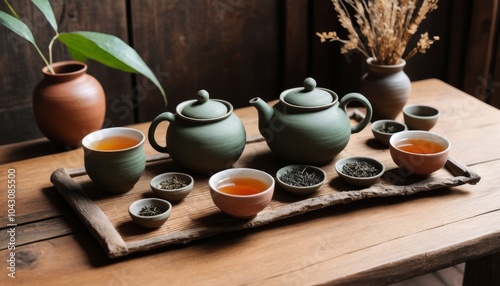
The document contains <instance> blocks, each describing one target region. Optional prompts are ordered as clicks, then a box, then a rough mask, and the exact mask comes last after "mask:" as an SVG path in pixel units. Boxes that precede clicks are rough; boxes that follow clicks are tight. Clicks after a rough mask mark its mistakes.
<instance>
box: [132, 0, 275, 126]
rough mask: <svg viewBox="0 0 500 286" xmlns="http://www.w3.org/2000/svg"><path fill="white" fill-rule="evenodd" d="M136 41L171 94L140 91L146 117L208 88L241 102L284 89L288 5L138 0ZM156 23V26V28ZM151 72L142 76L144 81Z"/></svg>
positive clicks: (220, 0) (134, 8)
mask: <svg viewBox="0 0 500 286" xmlns="http://www.w3.org/2000/svg"><path fill="white" fill-rule="evenodd" d="M131 3H132V18H133V21H132V31H133V34H134V41H135V46H136V48H137V50H138V51H139V53H141V54H143V55H144V56H145V58H146V62H147V63H149V64H151V65H152V66H153V68H154V69H155V70H156V71H157V73H158V74H159V75H160V80H161V81H162V82H163V83H164V86H165V88H166V90H167V92H168V94H169V105H168V106H167V107H166V108H165V107H164V106H163V104H162V102H161V100H160V97H159V96H158V95H157V94H158V92H157V90H147V89H144V90H143V91H144V93H143V95H141V96H139V112H140V113H139V120H140V121H145V120H152V119H153V118H154V117H155V116H156V115H158V114H160V113H161V112H163V111H165V110H169V111H174V110H175V107H176V106H177V105H178V104H179V103H180V102H182V101H184V100H188V99H194V98H195V97H196V93H197V92H198V90H200V89H206V90H207V91H208V92H209V93H210V97H211V98H218V99H224V100H228V101H229V102H231V103H232V104H233V105H234V106H235V107H242V106H248V105H249V104H248V101H249V100H250V99H251V98H252V97H255V96H260V97H262V98H264V99H266V100H270V99H274V98H277V97H278V95H279V92H280V89H281V81H282V80H281V74H280V71H281V67H280V64H281V62H282V40H281V38H282V37H281V35H280V32H281V28H280V27H282V23H281V21H282V18H281V17H282V14H281V13H282V9H281V8H282V7H281V5H280V2H279V1H267V0H258V1H226V0H210V1H202V0H194V1H176V0H168V1H159V0H149V1H131ZM151 27H154V29H152V28H151ZM142 81H143V79H141V78H140V77H139V82H142Z"/></svg>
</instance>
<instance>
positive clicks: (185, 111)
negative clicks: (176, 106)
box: [179, 89, 230, 119]
mask: <svg viewBox="0 0 500 286" xmlns="http://www.w3.org/2000/svg"><path fill="white" fill-rule="evenodd" d="M228 112H230V110H228V107H227V105H225V104H224V103H222V101H219V100H210V99H209V95H208V91H206V90H204V89H202V90H200V91H198V95H197V96H196V100H190V101H189V102H188V103H187V104H186V105H185V106H184V107H183V108H182V110H180V112H179V113H181V114H182V115H184V116H187V117H190V118H195V119H214V118H219V117H221V116H224V115H226V114H227V113H228Z"/></svg>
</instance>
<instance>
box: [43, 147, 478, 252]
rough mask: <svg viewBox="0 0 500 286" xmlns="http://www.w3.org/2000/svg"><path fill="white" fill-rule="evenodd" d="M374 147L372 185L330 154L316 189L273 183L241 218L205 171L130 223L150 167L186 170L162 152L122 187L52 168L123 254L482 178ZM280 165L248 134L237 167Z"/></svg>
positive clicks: (147, 192) (93, 226)
mask: <svg viewBox="0 0 500 286" xmlns="http://www.w3.org/2000/svg"><path fill="white" fill-rule="evenodd" d="M378 151H380V152H376V153H374V154H370V155H369V156H372V157H374V158H376V159H378V160H380V161H382V162H383V163H384V164H385V165H386V168H387V170H386V173H385V175H384V176H383V177H382V178H381V179H380V181H379V182H378V183H376V184H375V185H373V186H371V187H369V188H365V189H353V187H351V186H349V185H347V184H345V183H344V182H343V181H342V180H341V179H340V178H339V177H338V175H337V174H336V172H335V169H334V162H331V163H330V164H329V165H325V166H322V168H323V170H325V172H326V173H327V183H326V184H325V185H324V186H322V187H321V188H320V190H319V191H318V192H317V193H315V194H314V195H311V196H307V197H303V196H302V197H301V196H296V195H292V194H289V193H287V192H286V191H285V190H283V189H281V188H280V187H279V186H276V189H275V194H274V196H273V200H272V202H271V204H270V205H269V206H268V207H267V208H266V209H264V210H263V211H262V212H260V213H259V214H258V215H257V216H256V217H255V218H253V219H250V220H238V219H234V218H231V217H229V216H227V215H225V214H223V213H221V212H220V211H219V209H218V208H217V207H216V206H215V205H214V204H213V202H212V200H211V197H210V192H209V187H208V179H209V176H196V175H195V176H193V177H194V179H195V185H194V189H193V191H192V192H191V193H190V194H189V195H188V196H187V197H186V198H185V199H184V200H183V201H181V202H179V203H176V204H173V210H172V215H171V216H170V218H169V220H168V221H167V222H166V223H165V224H164V225H163V226H162V227H160V228H158V229H154V230H148V229H144V228H141V227H139V226H137V225H135V224H134V223H133V222H132V221H131V219H130V217H129V215H128V206H129V205H130V204H131V203H132V202H133V201H135V200H137V199H140V198H144V197H152V196H153V193H152V191H151V189H150V187H149V181H150V180H151V179H152V178H153V177H154V176H155V175H157V174H160V173H164V172H169V171H181V172H183V170H182V168H181V167H179V166H178V165H177V164H176V163H175V162H173V161H172V160H170V159H169V158H168V156H167V155H157V156H153V157H148V159H147V165H146V170H145V172H144V175H143V176H142V178H141V180H140V181H139V182H138V183H137V184H136V185H135V187H134V188H133V189H132V190H131V191H130V192H128V193H126V194H122V195H110V194H107V193H104V192H102V191H100V190H99V189H98V188H97V187H96V186H95V185H94V184H93V182H92V181H91V180H90V178H89V177H88V176H87V175H86V172H85V169H83V168H80V169H64V168H60V169H57V170H55V171H54V172H53V174H52V176H51V182H52V183H53V184H54V186H55V187H56V188H57V190H58V191H59V192H60V193H61V195H62V196H63V197H64V198H65V199H66V201H67V202H68V203H69V204H70V206H71V207H72V208H73V209H74V210H75V212H76V213H77V214H78V216H79V217H80V218H81V220H82V221H83V222H84V223H85V225H86V226H87V228H88V229H89V230H90V231H91V232H92V234H93V235H94V236H95V237H96V239H97V240H98V241H99V243H100V244H101V246H102V247H103V249H104V251H105V252H106V254H107V255H108V256H109V257H120V256H124V255H127V254H129V253H133V252H138V251H147V250H150V249H154V248H158V247H162V246H167V245H172V244H185V243H188V242H190V241H193V240H197V239H201V238H204V237H209V236H213V235H217V234H221V233H225V232H231V231H235V230H240V229H246V228H254V227H258V226H261V225H265V224H268V223H270V222H273V221H277V220H281V219H285V218H288V217H291V216H296V215H300V214H303V213H306V212H309V211H313V210H316V209H321V208H325V207H329V206H332V205H336V204H340V203H349V202H353V201H357V200H362V199H368V198H374V197H389V196H403V195H411V194H415V193H418V192H422V191H429V190H434V189H438V188H443V187H452V186H458V185H462V184H467V183H468V184H476V183H477V182H478V181H479V180H480V176H478V174H476V173H475V172H474V171H472V170H471V169H469V168H468V167H466V166H464V165H462V164H460V163H458V162H456V161H454V160H452V159H449V160H448V162H447V164H446V166H445V167H446V168H443V169H441V170H439V171H438V172H436V173H434V174H432V175H431V176H429V177H427V178H423V179H422V178H413V177H404V176H402V175H401V174H400V173H399V172H398V169H397V168H396V166H395V165H394V163H392V160H390V156H389V154H388V152H387V150H378ZM361 155H363V154H361ZM341 156H346V154H340V155H339V157H341ZM283 165H284V163H282V162H279V161H278V160H277V159H276V158H275V156H274V155H273V154H272V153H271V151H269V148H268V147H267V145H266V144H265V142H263V141H262V138H257V139H252V140H250V141H249V142H247V145H246V148H245V151H244V152H243V155H242V156H241V158H240V159H239V160H238V162H236V163H235V165H234V167H249V168H257V169H261V170H263V171H266V172H268V173H269V174H271V175H273V176H274V175H275V173H276V171H277V170H278V169H279V168H280V167H281V166H283Z"/></svg>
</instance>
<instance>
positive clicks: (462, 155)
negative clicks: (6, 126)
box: [0, 80, 500, 285]
mask: <svg viewBox="0 0 500 286" xmlns="http://www.w3.org/2000/svg"><path fill="white" fill-rule="evenodd" d="M410 103H412V104H421V103H425V104H429V105H432V106H436V107H437V108H438V109H439V110H440V111H441V112H442V113H441V117H440V119H439V120H438V123H437V124H436V126H435V127H434V128H433V129H432V130H433V131H434V132H436V133H440V134H443V135H445V136H446V137H448V139H449V140H450V141H451V142H452V149H451V151H450V152H451V153H450V156H451V157H452V158H454V159H456V160H457V161H458V162H461V163H463V164H465V165H467V166H468V167H470V168H471V169H473V170H474V171H476V172H477V173H478V174H480V175H481V181H480V182H479V183H478V184H476V185H474V186H472V185H462V186H458V187H452V188H443V189H439V190H435V191H432V192H422V193H419V194H414V195H412V196H400V197H385V198H373V199H370V200H360V201H356V202H351V203H349V204H339V205H335V206H332V207H329V208H324V209H320V210H316V211H311V212H307V213H304V214H302V215H300V216H295V217H290V218H287V219H285V220H281V221H275V222H273V223H271V224H268V225H264V226H261V227H259V228H254V229H247V230H240V231H236V232H234V233H228V234H226V235H218V236H214V237H211V238H206V239H203V240H200V241H196V242H192V243H190V244H189V245H181V246H176V245H171V246H167V247H164V248H161V249H157V250H151V251H149V252H147V253H135V254H131V255H129V256H127V257H122V258H116V259H111V258H108V257H107V256H106V254H105V253H104V252H103V251H102V248H101V246H100V245H99V243H98V242H97V241H96V240H95V239H94V237H93V236H92V234H91V233H90V232H89V231H86V230H83V231H82V230H81V228H82V227H83V225H81V224H77V225H74V224H73V223H72V222H78V221H79V219H78V218H77V216H76V214H75V213H73V212H72V211H71V209H70V208H69V206H68V203H67V202H66V201H65V199H64V198H63V197H62V196H61V195H60V194H59V193H58V192H57V190H56V189H55V188H54V187H53V185H52V183H51V182H50V180H49V178H50V175H51V174H52V172H53V171H54V170H56V169H57V168H61V167H63V168H79V167H81V166H82V165H83V151H82V150H81V149H77V150H72V151H67V152H62V153H53V154H51V155H47V154H45V155H44V154H41V156H39V157H33V158H31V159H26V157H24V156H23V154H22V153H23V152H33V154H36V152H35V151H36V150H31V148H30V146H29V144H28V145H26V144H21V145H19V149H17V148H16V145H13V146H9V148H3V147H0V157H2V156H4V154H6V152H9V153H11V152H12V153H13V154H14V155H12V156H8V157H9V158H10V159H11V160H12V161H8V162H5V163H2V164H1V165H0V174H6V173H7V170H9V169H15V170H16V174H17V183H16V184H17V186H18V190H19V191H18V192H17V193H16V218H19V221H16V222H17V223H18V224H19V227H20V231H21V226H20V225H21V224H22V225H23V226H25V227H26V228H25V229H28V228H30V227H32V229H33V230H36V228H37V227H36V224H37V223H41V224H40V227H41V226H42V225H43V221H47V224H48V223H49V222H50V221H53V222H54V224H57V225H53V226H52V227H50V228H48V229H47V231H46V232H44V233H43V235H41V237H43V239H41V240H40V239H37V235H36V231H33V232H31V233H30V235H29V236H25V237H27V239H28V240H29V241H28V240H24V241H23V244H22V245H19V246H18V247H16V253H19V257H22V259H21V258H20V259H19V264H18V267H17V273H16V274H17V278H16V280H15V281H13V280H7V278H6V277H0V283H1V284H2V285H33V284H34V283H36V284H37V285H68V284H87V285H95V284H99V285H102V284H105V285H115V284H118V285H124V284H131V283H134V282H136V281H138V279H145V280H147V281H152V282H151V283H152V284H154V283H155V282H158V283H164V282H165V279H166V277H168V279H169V283H171V284H177V285H180V284H182V285H188V284H189V285H207V284H232V285H241V284H245V285H263V284H266V285H283V284H287V285H303V284H339V285H342V284H348V285H367V284H370V285H384V284H388V283H392V282H396V281H401V280H403V279H407V278H410V277H413V276H415V275H421V274H424V273H428V272H430V271H435V270H438V269H442V268H444V267H448V266H451V265H456V264H458V263H462V262H465V261H467V260H470V259H476V258H479V257H483V256H487V255H490V254H493V253H495V252H498V251H499V249H500V226H499V224H498V221H500V192H498V185H499V182H500V174H499V173H498V170H499V168H500V149H499V148H498V136H497V135H496V134H500V125H498V124H494V123H492V122H500V112H498V110H497V109H496V108H493V107H491V106H488V105H487V104H485V103H483V102H480V101H479V100H477V99H475V98H473V97H471V96H468V95H467V94H465V93H463V92H461V91H459V90H457V89H455V88H452V87H450V86H449V85H446V84H444V83H443V82H441V81H438V80H425V81H419V82H415V83H413V89H412V96H410ZM236 113H237V115H238V116H240V118H241V119H242V120H243V122H244V124H245V128H246V130H247V135H248V137H249V138H250V137H253V136H257V134H258V130H257V112H256V110H255V109H254V108H252V107H249V108H242V109H239V110H237V111H236ZM398 119H399V120H402V117H399V118H398ZM132 127H133V128H137V129H139V130H141V131H143V132H145V131H147V129H148V127H149V124H148V123H142V124H137V125H133V126H132ZM485 134H487V135H488V136H486V135H485ZM162 137H163V138H162ZM164 137H165V135H164V134H158V139H157V141H159V142H160V143H164V141H162V140H165V138H164ZM478 144H480V145H478ZM38 146H39V145H38V144H36V142H35V144H33V145H32V146H31V147H32V148H34V149H36V148H38ZM258 146H260V143H254V144H249V147H248V148H245V152H247V154H246V156H245V157H244V158H245V160H242V161H241V162H240V161H238V162H237V163H238V164H237V165H239V164H242V165H246V164H255V166H257V165H259V166H262V164H263V163H265V162H266V161H268V160H269V159H270V158H273V156H272V153H271V152H270V151H267V152H264V151H265V149H264V150H262V148H256V147H258ZM145 150H146V154H147V155H148V156H151V155H157V154H158V153H157V152H155V151H154V150H153V149H152V148H151V146H150V145H149V144H147V143H146V144H145ZM485 150H487V152H485ZM360 152H364V153H366V154H369V155H370V156H374V157H376V158H379V159H380V160H382V161H383V162H384V164H386V163H387V164H388V165H389V164H392V163H391V159H390V158H389V157H388V155H387V154H388V150H387V149H385V148H384V147H382V146H380V145H377V144H376V142H374V141H373V136H372V134H371V131H370V130H369V129H365V130H363V131H362V132H360V133H357V134H355V135H353V136H351V140H350V142H349V144H348V146H347V147H346V149H345V150H344V151H343V152H342V153H341V154H340V155H339V158H341V157H344V156H351V155H356V154H359V153H360ZM15 154H17V155H15ZM252 154H253V156H252ZM16 158H19V160H16ZM155 164H157V165H156V167H157V168H158V169H156V171H155V172H165V171H168V170H171V169H175V168H176V167H175V166H173V165H171V163H168V161H162V160H160V161H158V162H156V163H155ZM274 168H275V166H273V165H272V164H271V165H269V166H267V167H266V169H265V170H273V169H274ZM328 173H329V176H332V177H329V178H331V179H333V180H334V181H335V182H336V183H337V184H338V185H336V186H340V185H341V183H340V182H339V181H338V180H337V179H336V177H334V176H335V171H334V170H332V169H328ZM152 175H153V172H148V173H146V174H145V176H152ZM145 181H147V180H145ZM0 185H4V186H5V185H7V182H6V176H4V175H2V176H0ZM86 187H89V186H88V185H86ZM138 187H140V188H142V190H143V192H146V190H147V189H148V188H149V186H147V185H143V186H138ZM207 191H208V190H207ZM91 195H92V196H94V197H93V198H95V197H96V196H97V197H98V198H99V197H100V198H101V200H102V201H101V202H102V209H103V211H105V212H106V213H107V214H111V213H113V201H114V200H113V199H112V198H109V197H106V196H105V195H103V194H99V193H91ZM193 195H194V193H193ZM203 195H204V194H203V192H201V194H200V196H199V197H196V196H194V197H193V199H195V198H199V199H202V198H203ZM6 196H7V193H6V189H5V188H0V197H3V198H5V197H6ZM138 197H141V194H139V196H138ZM135 198H136V197H134V195H132V196H130V200H129V202H132V201H133V200H134V199H135ZM188 198H189V196H188ZM106 200H108V201H109V202H110V203H105V201H106ZM287 202H288V201H286V200H285V201H281V202H280V204H278V205H281V204H285V203H287ZM123 205H124V207H126V206H127V205H128V204H127V202H126V201H125V202H124V204H123ZM207 206H208V205H207ZM177 207H182V204H178V205H177ZM212 207H213V206H211V205H210V206H209V207H208V208H207V210H210V209H211V208H212ZM193 214H194V216H196V215H197V216H198V217H200V216H203V214H204V212H196V211H194V212H193ZM67 217H72V219H71V220H66V219H58V218H67ZM172 218H174V217H172ZM174 221H175V219H174V220H172V221H169V222H170V223H171V222H174ZM0 222H1V221H0ZM169 222H167V225H168V223H169ZM124 226H127V227H129V226H131V225H130V224H129V223H128V224H125V225H124ZM171 226H172V227H175V225H171ZM64 233H66V234H64ZM61 235H62V236H61ZM151 235H152V234H151ZM20 239H21V238H20ZM7 255H9V251H8V250H6V249H4V250H0V256H1V257H7Z"/></svg>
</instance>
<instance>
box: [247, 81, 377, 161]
mask: <svg viewBox="0 0 500 286" xmlns="http://www.w3.org/2000/svg"><path fill="white" fill-rule="evenodd" d="M352 101H359V102H361V103H362V104H363V105H364V106H365V107H366V117H365V118H364V119H363V120H362V121H361V122H359V123H358V124H356V125H351V122H350V119H349V116H348V115H347V111H346V107H347V105H348V104H349V103H350V102H352ZM250 104H251V105H253V106H255V107H256V108H257V110H258V114H259V131H260V133H261V134H262V136H264V138H265V139H266V142H267V145H268V146H269V148H270V149H271V150H272V151H273V153H275V154H276V155H278V156H279V157H281V158H282V159H284V160H286V161H290V162H293V163H303V164H315V165H318V164H324V163H327V162H328V161H329V160H331V159H333V158H334V157H335V156H336V155H337V154H339V153H340V152H341V151H342V150H344V148H345V147H346V146H347V143H348V142H349V138H350V136H351V133H357V132H359V131H361V130H363V128H365V126H366V125H367V124H368V122H370V119H371V116H372V106H371V104H370V102H369V101H368V100H367V99H366V98H365V97H364V96H363V95H361V94H359V93H349V94H347V95H345V96H344V97H343V98H342V100H340V102H339V98H338V96H337V94H336V93H335V92H333V91H331V90H328V89H326V88H317V87H316V81H315V80H314V79H313V78H306V79H305V80H304V87H299V88H292V89H288V90H285V91H283V92H282V93H281V94H280V101H279V102H278V103H276V104H275V105H274V106H273V107H270V106H269V105H268V104H267V103H265V102H264V101H263V100H262V99H260V98H258V97H255V98H253V99H251V100H250Z"/></svg>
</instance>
